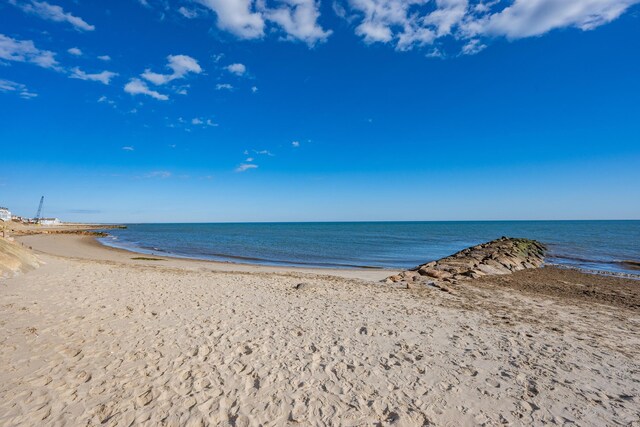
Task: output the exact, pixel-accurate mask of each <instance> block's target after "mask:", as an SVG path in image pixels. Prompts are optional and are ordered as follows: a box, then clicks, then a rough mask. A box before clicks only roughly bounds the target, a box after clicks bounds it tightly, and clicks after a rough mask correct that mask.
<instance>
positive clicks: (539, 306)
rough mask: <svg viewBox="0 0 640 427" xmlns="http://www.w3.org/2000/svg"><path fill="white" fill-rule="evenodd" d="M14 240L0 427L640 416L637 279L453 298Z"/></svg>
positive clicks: (557, 281) (82, 241)
mask: <svg viewBox="0 0 640 427" xmlns="http://www.w3.org/2000/svg"><path fill="white" fill-rule="evenodd" d="M16 240H18V241H19V242H20V243H22V244H23V245H25V246H32V247H33V250H34V252H35V253H36V254H37V256H38V258H39V259H40V261H42V264H41V265H40V267H39V268H37V269H33V270H30V271H28V272H26V273H23V274H20V275H18V276H15V277H12V278H8V279H6V280H2V281H0V300H1V301H2V310H0V336H1V337H3V338H2V341H1V344H2V345H0V364H1V365H2V366H3V367H4V369H3V370H0V425H5V424H6V425H61V424H68V425H103V424H104V425H107V424H108V425H145V424H148V425H165V424H171V425H181V426H182V425H184V426H193V425H243V426H253V425H256V426H257V425H264V426H280V425H398V426H400V425H401V426H405V425H406V426H414V425H478V424H482V425H504V424H510V425H566V423H567V422H571V423H573V424H576V425H583V426H593V427H596V426H600V425H634V424H633V423H634V422H635V421H636V420H637V419H638V417H639V416H640V411H638V409H637V408H640V383H639V382H638V376H637V375H636V374H637V373H638V372H640V335H639V332H638V331H640V287H639V286H638V283H637V282H634V281H631V280H626V279H621V278H613V277H604V276H596V275H587V274H583V273H579V272H576V271H570V270H564V269H558V268H554V267H544V268H539V269H528V270H521V271H517V272H515V273H513V274H510V275H503V276H484V277H481V278H479V279H477V280H470V281H468V282H464V283H459V284H458V285H456V287H455V289H454V290H455V292H454V293H449V292H442V291H441V290H438V289H435V288H432V287H429V286H423V287H421V288H416V289H406V288H398V287H394V286H391V285H385V284H383V283H380V281H379V277H374V276H375V273H378V274H379V273H380V272H373V273H374V274H373V275H372V272H371V271H367V270H360V271H353V270H333V271H331V270H329V271H328V270H327V269H305V268H297V269H296V268H278V267H264V266H254V265H241V264H232V263H215V262H211V261H197V260H188V259H176V258H168V257H154V258H153V259H151V260H150V259H149V258H148V257H144V256H139V255H140V254H137V253H135V252H130V251H126V250H121V249H115V248H109V247H106V246H103V245H102V244H100V243H99V242H97V241H95V239H94V237H93V236H90V235H82V234H80V235H75V234H39V235H25V236H21V237H18V238H17V239H16ZM154 259H156V260H154ZM383 274H384V275H386V274H387V272H384V273H383Z"/></svg>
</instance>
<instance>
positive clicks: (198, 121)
mask: <svg viewBox="0 0 640 427" xmlns="http://www.w3.org/2000/svg"><path fill="white" fill-rule="evenodd" d="M191 124H192V125H194V126H203V127H217V126H218V124H217V123H215V122H214V121H213V120H211V119H206V120H205V119H201V118H200V117H195V118H193V119H191Z"/></svg>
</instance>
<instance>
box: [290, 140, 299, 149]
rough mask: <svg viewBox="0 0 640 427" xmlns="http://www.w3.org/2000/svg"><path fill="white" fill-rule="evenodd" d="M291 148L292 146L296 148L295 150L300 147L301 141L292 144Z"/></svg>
mask: <svg viewBox="0 0 640 427" xmlns="http://www.w3.org/2000/svg"><path fill="white" fill-rule="evenodd" d="M291 146H292V147H295V148H298V147H300V141H293V142H291Z"/></svg>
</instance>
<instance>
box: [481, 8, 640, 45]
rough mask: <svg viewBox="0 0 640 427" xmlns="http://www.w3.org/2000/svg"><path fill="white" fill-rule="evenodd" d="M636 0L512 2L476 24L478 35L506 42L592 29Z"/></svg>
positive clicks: (619, 13) (606, 21) (617, 14)
mask: <svg viewBox="0 0 640 427" xmlns="http://www.w3.org/2000/svg"><path fill="white" fill-rule="evenodd" d="M636 3H638V0H563V1H559V0H515V1H514V2H513V4H512V5H510V6H509V7H506V8H505V9H503V10H502V11H501V12H499V13H495V14H493V15H489V16H488V17H486V18H485V19H484V20H482V21H480V22H479V29H480V33H484V34H490V35H498V36H505V37H507V38H509V39H519V38H523V37H531V36H538V35H541V34H544V33H546V32H548V31H551V30H553V29H556V28H565V27H575V28H579V29H581V30H585V31H587V30H592V29H594V28H596V27H599V26H600V25H603V24H607V23H609V22H611V21H613V20H614V19H616V18H618V17H619V16H620V15H622V13H624V11H625V10H627V9H628V8H629V7H630V6H632V5H633V4H636Z"/></svg>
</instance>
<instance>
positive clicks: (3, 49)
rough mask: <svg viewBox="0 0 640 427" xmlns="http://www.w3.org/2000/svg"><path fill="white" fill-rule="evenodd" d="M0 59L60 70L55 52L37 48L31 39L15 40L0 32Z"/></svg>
mask: <svg viewBox="0 0 640 427" xmlns="http://www.w3.org/2000/svg"><path fill="white" fill-rule="evenodd" d="M0 59H4V60H7V61H15V62H29V63H32V64H35V65H37V66H39V67H42V68H51V69H54V70H58V71H60V70H61V68H60V67H59V65H58V61H56V59H55V53H53V52H51V51H48V50H41V49H38V48H37V47H36V46H35V44H34V43H33V42H32V41H31V40H16V39H13V38H11V37H8V36H5V35H4V34H0Z"/></svg>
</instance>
